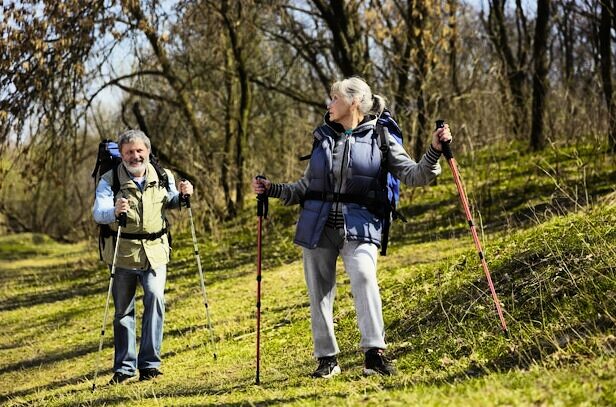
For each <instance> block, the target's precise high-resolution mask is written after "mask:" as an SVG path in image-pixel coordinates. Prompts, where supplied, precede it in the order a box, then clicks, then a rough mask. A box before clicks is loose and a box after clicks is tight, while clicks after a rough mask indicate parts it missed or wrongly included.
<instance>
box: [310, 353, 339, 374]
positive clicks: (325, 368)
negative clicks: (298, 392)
mask: <svg viewBox="0 0 616 407" xmlns="http://www.w3.org/2000/svg"><path fill="white" fill-rule="evenodd" d="M338 374H340V366H338V361H337V360H336V357H335V356H326V357H324V358H319V367H317V370H315V371H314V372H313V373H312V377H315V378H319V377H320V378H323V379H330V378H332V377H334V376H336V375H338Z"/></svg>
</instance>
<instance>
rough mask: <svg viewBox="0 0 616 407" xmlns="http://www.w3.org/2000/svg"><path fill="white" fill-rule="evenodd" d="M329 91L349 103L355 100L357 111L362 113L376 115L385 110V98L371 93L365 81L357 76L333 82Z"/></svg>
mask: <svg viewBox="0 0 616 407" xmlns="http://www.w3.org/2000/svg"><path fill="white" fill-rule="evenodd" d="M331 93H337V94H339V95H341V96H342V97H344V98H345V99H346V100H347V101H349V103H351V102H353V101H356V102H357V103H358V106H359V111H360V112H361V113H362V114H364V115H366V114H369V113H373V114H376V115H377V116H378V115H380V114H381V113H383V110H385V103H386V102H385V98H384V97H382V96H379V95H373V94H372V90H371V89H370V86H368V84H367V83H366V81H364V80H363V79H361V78H359V77H357V76H354V77H351V78H346V79H343V80H341V81H337V82H334V84H333V85H332V87H331Z"/></svg>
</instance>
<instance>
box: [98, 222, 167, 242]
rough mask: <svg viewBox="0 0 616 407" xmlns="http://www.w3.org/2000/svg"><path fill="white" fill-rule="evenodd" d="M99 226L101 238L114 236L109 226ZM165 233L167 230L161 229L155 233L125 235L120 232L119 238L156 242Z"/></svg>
mask: <svg viewBox="0 0 616 407" xmlns="http://www.w3.org/2000/svg"><path fill="white" fill-rule="evenodd" d="M100 226H101V236H102V237H103V238H107V237H110V236H114V237H115V236H116V235H115V232H113V231H112V230H111V228H110V227H109V225H100ZM166 233H167V228H163V229H162V230H160V231H158V232H155V233H126V232H120V238H122V239H129V240H156V239H158V238H160V237H161V236H162V235H164V234H166Z"/></svg>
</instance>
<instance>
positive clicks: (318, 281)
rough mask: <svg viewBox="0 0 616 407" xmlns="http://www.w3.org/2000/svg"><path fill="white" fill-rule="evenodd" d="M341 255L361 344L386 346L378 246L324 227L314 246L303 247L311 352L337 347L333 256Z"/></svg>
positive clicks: (321, 354)
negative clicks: (349, 282)
mask: <svg viewBox="0 0 616 407" xmlns="http://www.w3.org/2000/svg"><path fill="white" fill-rule="evenodd" d="M338 255H340V256H341V257H342V262H343V263H344V269H345V271H346V272H347V274H348V275H349V278H350V280H351V292H352V293H353V299H354V300H355V311H356V313H357V324H358V326H359V331H360V333H361V342H360V343H359V345H360V347H362V348H363V349H364V350H367V349H369V348H381V349H384V348H385V329H384V326H383V314H382V305H381V295H380V294H379V286H378V282H377V279H376V259H377V247H376V245H375V244H373V243H363V242H358V241H346V242H345V241H344V236H343V231H342V230H337V229H332V228H329V227H326V228H325V229H324V230H323V234H322V235H321V239H320V240H319V244H318V246H317V247H316V248H315V249H306V248H304V276H305V278H306V285H307V286H308V295H309V296H310V316H311V322H312V339H313V341H314V356H315V357H317V358H320V357H324V356H333V355H336V354H337V353H338V352H339V351H340V350H339V349H338V343H337V342H336V336H335V334H334V298H335V297H336V260H337V258H338Z"/></svg>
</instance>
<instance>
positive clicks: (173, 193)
mask: <svg viewBox="0 0 616 407" xmlns="http://www.w3.org/2000/svg"><path fill="white" fill-rule="evenodd" d="M165 171H167V170H165ZM167 177H168V180H169V190H168V191H167V201H168V202H167V208H169V209H177V208H179V207H180V193H179V192H178V189H177V187H176V186H175V178H174V177H173V174H171V171H167Z"/></svg>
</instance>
